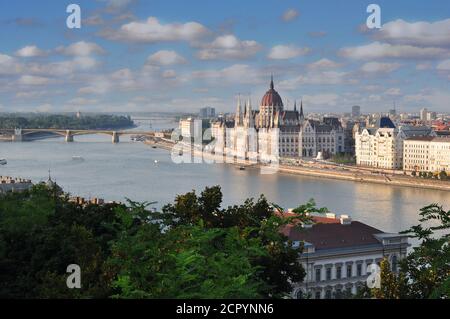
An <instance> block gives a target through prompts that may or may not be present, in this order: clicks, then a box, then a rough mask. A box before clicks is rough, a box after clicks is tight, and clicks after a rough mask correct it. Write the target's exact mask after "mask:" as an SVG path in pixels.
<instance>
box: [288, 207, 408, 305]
mask: <svg viewBox="0 0 450 319" xmlns="http://www.w3.org/2000/svg"><path fill="white" fill-rule="evenodd" d="M312 221H313V223H312V224H309V225H289V226H286V227H284V228H283V234H284V235H286V236H287V237H288V238H289V239H290V240H291V241H292V243H293V245H294V246H296V247H298V246H300V245H303V247H304V248H303V252H302V254H301V255H300V261H301V263H302V265H303V268H304V269H305V270H306V277H305V279H304V281H303V282H301V283H296V284H294V287H293V291H292V297H293V298H294V299H302V298H314V299H341V298H351V296H352V295H354V294H356V293H358V291H359V290H360V289H361V288H362V287H364V286H366V285H367V278H368V277H369V276H370V275H371V273H372V272H373V267H375V268H378V267H377V266H376V265H378V266H379V264H380V262H381V261H382V260H383V258H386V259H387V260H388V261H389V262H390V265H391V270H392V271H393V272H395V273H397V272H398V270H399V262H400V261H401V260H402V259H403V258H405V257H406V254H407V248H408V247H409V243H408V236H407V235H402V234H389V233H385V232H383V231H381V230H378V229H376V228H373V227H371V226H369V225H366V224H364V223H361V222H358V221H353V220H352V219H351V218H350V217H349V216H348V215H341V216H339V217H337V216H335V215H334V214H327V216H326V217H324V216H313V218H312Z"/></svg>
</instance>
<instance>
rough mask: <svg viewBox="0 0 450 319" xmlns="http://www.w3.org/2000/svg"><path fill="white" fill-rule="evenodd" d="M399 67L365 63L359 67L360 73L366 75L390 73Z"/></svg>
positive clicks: (388, 64)
mask: <svg viewBox="0 0 450 319" xmlns="http://www.w3.org/2000/svg"><path fill="white" fill-rule="evenodd" d="M400 66H401V65H400V64H399V63H381V62H367V63H365V64H364V65H363V66H362V67H361V71H363V72H366V73H390V72H392V71H395V70H397V69H398V68H399V67H400Z"/></svg>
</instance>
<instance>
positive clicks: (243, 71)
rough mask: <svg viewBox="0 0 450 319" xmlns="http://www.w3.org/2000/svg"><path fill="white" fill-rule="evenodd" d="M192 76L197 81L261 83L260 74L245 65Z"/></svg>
mask: <svg viewBox="0 0 450 319" xmlns="http://www.w3.org/2000/svg"><path fill="white" fill-rule="evenodd" d="M192 76H193V77H194V78H197V79H204V80H213V81H214V80H216V81H220V82H221V83H222V81H227V82H231V83H244V84H256V83H261V78H262V74H261V72H259V71H258V70H257V69H254V68H252V67H250V66H249V65H246V64H234V65H232V66H230V67H226V68H224V69H220V70H206V71H195V72H193V73H192Z"/></svg>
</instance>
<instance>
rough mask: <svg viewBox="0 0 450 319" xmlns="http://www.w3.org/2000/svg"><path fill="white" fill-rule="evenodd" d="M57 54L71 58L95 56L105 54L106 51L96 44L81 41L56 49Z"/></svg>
mask: <svg viewBox="0 0 450 319" xmlns="http://www.w3.org/2000/svg"><path fill="white" fill-rule="evenodd" d="M56 52H58V53H61V54H64V55H70V56H89V55H93V54H104V53H105V50H103V49H102V48H101V47H100V46H99V45H98V44H96V43H93V42H85V41H79V42H76V43H73V44H71V45H69V46H68V47H64V46H60V47H58V48H56Z"/></svg>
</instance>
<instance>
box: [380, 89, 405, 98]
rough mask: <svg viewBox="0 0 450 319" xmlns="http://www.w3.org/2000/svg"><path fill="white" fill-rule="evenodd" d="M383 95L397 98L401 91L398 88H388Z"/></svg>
mask: <svg viewBox="0 0 450 319" xmlns="http://www.w3.org/2000/svg"><path fill="white" fill-rule="evenodd" d="M384 94H386V95H390V96H399V95H402V91H401V90H400V89H399V88H390V89H388V90H387V91H386V92H384Z"/></svg>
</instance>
